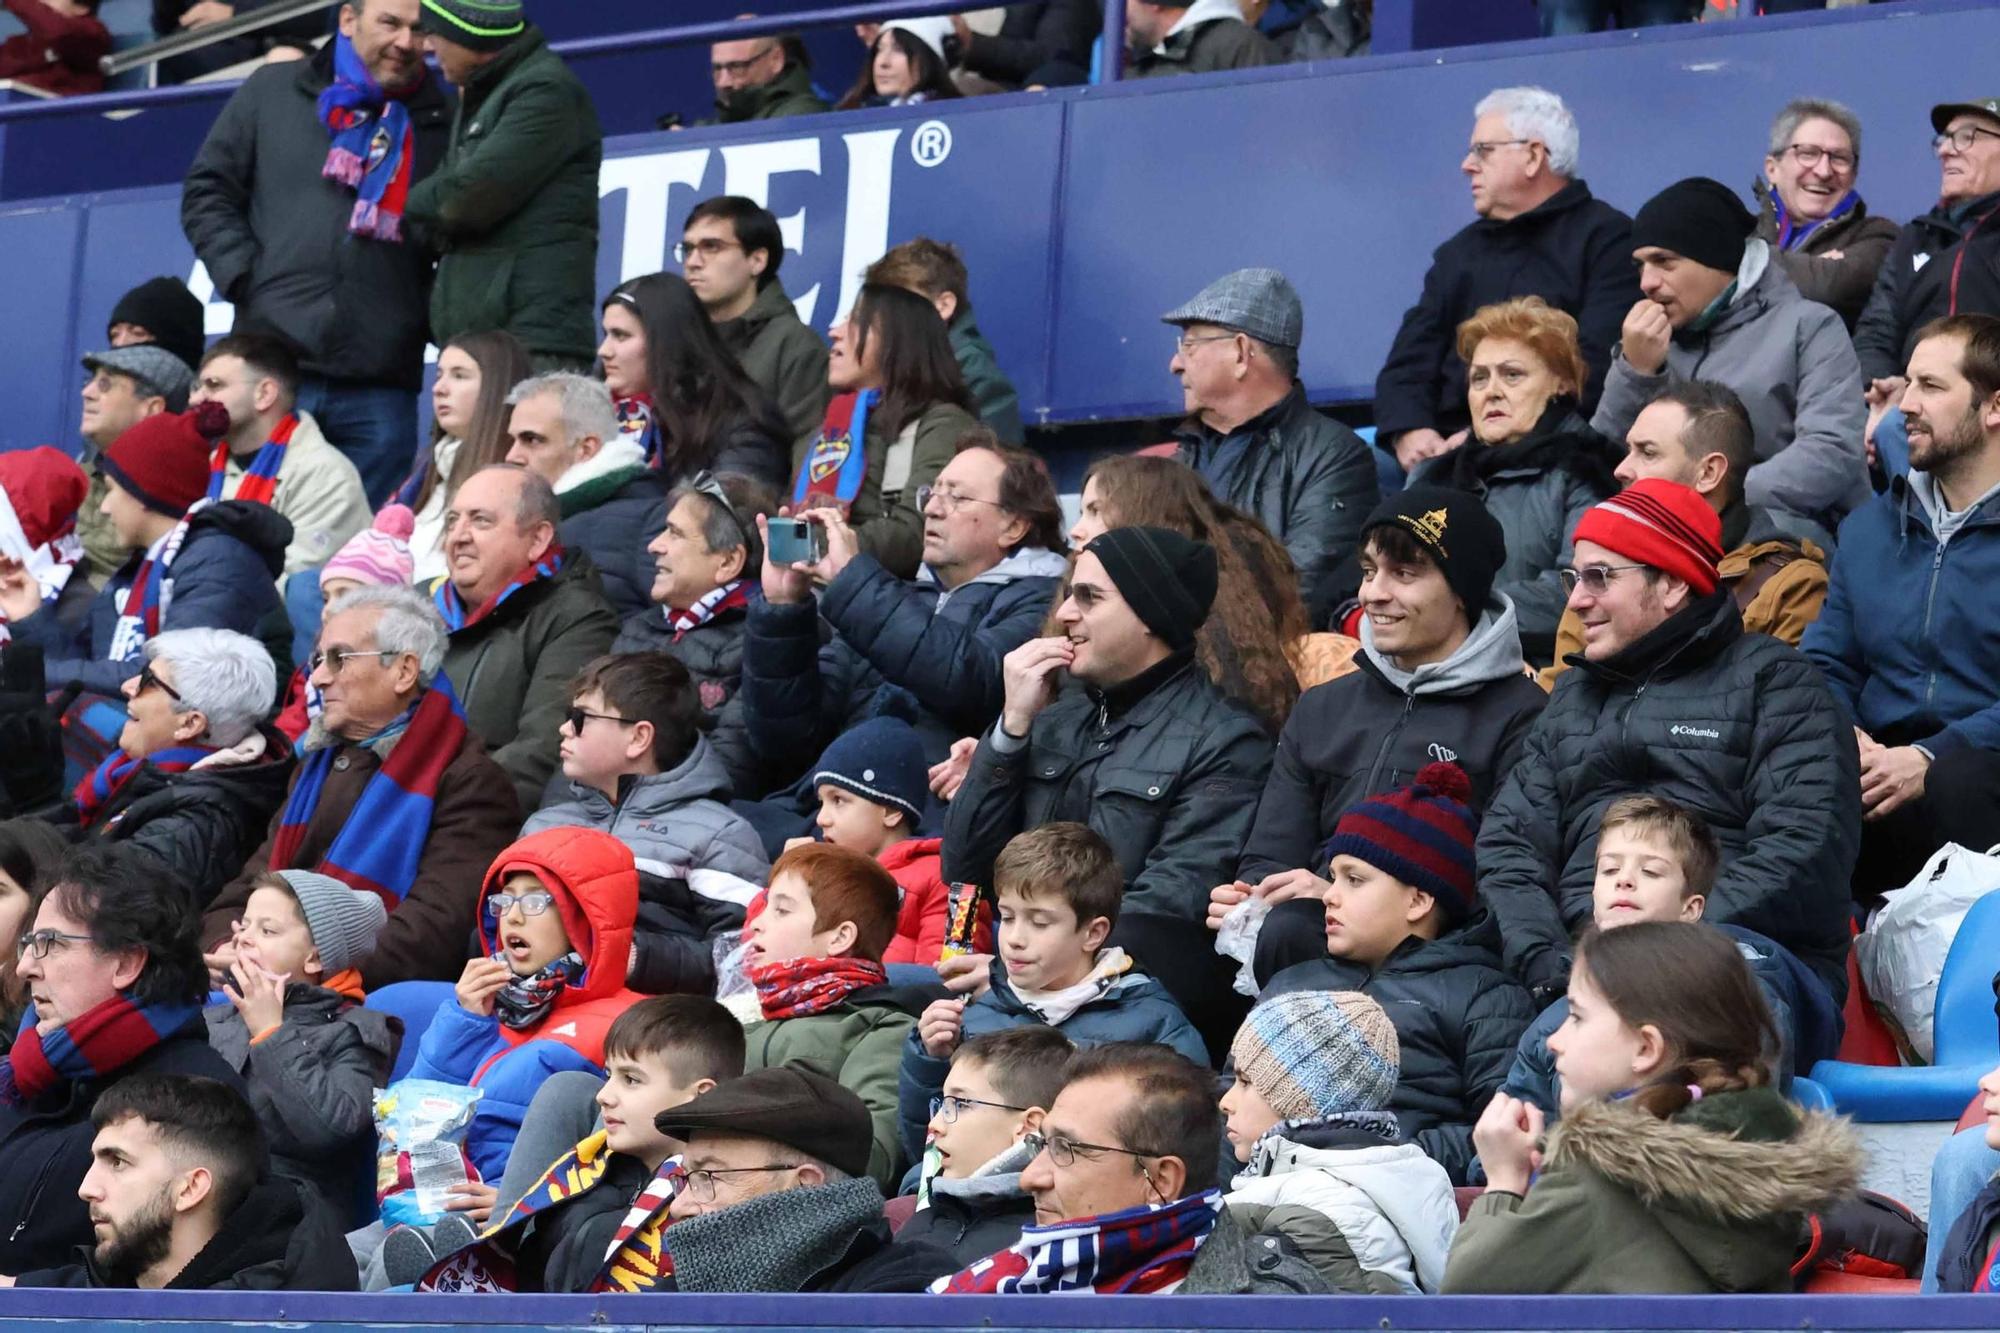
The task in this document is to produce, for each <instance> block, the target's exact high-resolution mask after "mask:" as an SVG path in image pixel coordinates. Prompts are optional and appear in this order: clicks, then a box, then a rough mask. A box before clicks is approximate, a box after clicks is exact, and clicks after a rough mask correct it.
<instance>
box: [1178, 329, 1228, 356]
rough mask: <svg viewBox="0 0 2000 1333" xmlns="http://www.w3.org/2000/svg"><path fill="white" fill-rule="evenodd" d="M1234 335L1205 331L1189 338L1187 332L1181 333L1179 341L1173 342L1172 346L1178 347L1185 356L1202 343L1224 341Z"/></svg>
mask: <svg viewBox="0 0 2000 1333" xmlns="http://www.w3.org/2000/svg"><path fill="white" fill-rule="evenodd" d="M1235 336H1236V335H1235V334H1233V333H1205V334H1203V335H1202V336H1201V337H1199V338H1191V337H1189V336H1188V335H1187V334H1185V333H1183V334H1182V335H1181V337H1180V341H1179V342H1177V343H1175V344H1174V346H1176V347H1178V348H1179V349H1180V353H1181V355H1182V356H1186V355H1187V354H1188V353H1189V352H1192V351H1193V350H1194V349H1195V348H1197V347H1199V346H1201V345H1202V344H1203V343H1219V342H1226V341H1228V340H1229V339H1231V338H1234V337H1235Z"/></svg>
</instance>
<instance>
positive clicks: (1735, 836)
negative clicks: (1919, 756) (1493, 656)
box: [1478, 589, 1861, 1002]
mask: <svg viewBox="0 0 2000 1333" xmlns="http://www.w3.org/2000/svg"><path fill="white" fill-rule="evenodd" d="M1571 666H1572V667H1574V668H1575V669H1574V670H1572V671H1568V672H1565V673H1564V674H1563V677H1562V679H1561V680H1560V681H1559V682H1557V684H1556V691H1555V695H1554V697H1552V698H1551V699H1550V700H1549V706H1548V707H1547V708H1546V709H1545V710H1543V712H1542V716H1541V718H1540V720H1539V721H1537V722H1536V723H1535V726H1534V728H1533V729H1532V730H1531V731H1529V733H1528V740H1527V744H1526V746H1525V747H1524V749H1523V752H1522V755H1521V758H1520V761H1519V762H1518V763H1516V764H1515V765H1514V771H1513V772H1512V773H1511V774H1510V775H1509V776H1508V778H1507V780H1506V781H1505V782H1503V783H1502V784H1501V785H1500V791H1499V792H1498V794H1496V795H1495V796H1494V798H1493V801H1492V804H1490V805H1489V806H1488V807H1487V810H1486V819H1485V821H1484V822H1483V823H1482V824H1481V825H1480V829H1479V842H1478V857H1479V881H1480V882H1479V892H1480V896H1481V897H1482V898H1484V899H1485V900H1486V901H1487V902H1488V903H1489V904H1490V905H1491V906H1492V908H1493V911H1494V912H1495V913H1496V914H1497V915H1498V917H1499V919H1500V929H1501V934H1502V936H1503V937H1504V939H1505V944H1506V957H1507V970H1508V971H1510V972H1512V973H1513V974H1514V975H1515V976H1516V977H1519V978H1520V979H1521V981H1522V983H1523V984H1524V985H1526V986H1527V987H1528V988H1529V989H1530V990H1533V991H1536V992H1537V994H1538V995H1540V996H1545V997H1551V998H1552V997H1553V996H1555V995H1559V994H1561V993H1562V991H1563V989H1564V987H1565V986H1567V984H1568V981H1569V966H1570V947H1569V941H1570V936H1571V933H1572V932H1573V931H1575V930H1576V928H1577V927H1579V926H1581V925H1582V924H1583V923H1584V922H1585V921H1586V920H1587V919H1589V917H1590V912H1591V902H1590V890H1591V884H1592V882H1593V881H1594V880H1595V878H1596V869H1597V825H1598V821H1599V820H1600V819H1601V818H1602V817H1603V814H1604V811H1605V808H1606V807H1607V806H1609V805H1610V804H1611V803H1612V802H1613V801H1616V800H1618V799H1619V798H1620V797H1624V796H1634V795H1639V794H1641V793H1650V794H1652V795H1655V796H1664V797H1667V798H1668V799H1669V800H1673V801H1678V802H1680V803H1681V804H1683V805H1685V806H1687V807H1688V808H1689V809H1691V810H1693V811H1695V812H1696V813H1698V814H1700V815H1701V816H1702V818H1704V819H1705V820H1707V821H1708V825H1709V827H1710V828H1711V829H1713V830H1714V832H1715V836H1716V840H1717V841H1718V842H1719V843H1720V844H1721V847H1722V868H1721V872H1720V873H1719V874H1718V875H1717V877H1716V881H1715V888H1714V889H1713V891H1711V892H1710V894H1709V895H1708V918H1709V920H1711V921H1714V922H1718V923H1725V924H1730V925H1739V926H1747V927H1748V928H1750V929H1751V930H1754V931H1757V932H1758V933H1759V934H1763V935H1768V936H1770V937H1771V938H1772V939H1774V940H1776V941H1777V942H1778V943H1780V944H1782V945H1784V946H1785V947H1786V948H1788V949H1790V950H1791V951H1792V952H1793V953H1795V954H1797V955H1798V956H1799V958H1800V960H1801V961H1802V962H1804V963H1805V964H1806V965H1807V966H1809V967H1811V968H1812V969H1813V971H1814V973H1816V974H1817V975H1818V976H1819V977H1820V979H1821V980H1822V981H1824V982H1825V983H1826V985H1827V988H1828V990H1829V991H1831V993H1832V994H1833V996H1834V999H1835V1000H1836V1001H1837V1002H1838V1001H1840V1000H1841V999H1843V998H1844V997H1845V996H1846V994H1847V973H1846V958H1847V945H1848V918H1849V912H1850V910H1851V902H1850V898H1849V895H1848V878H1849V876H1850V875H1851V874H1852V872H1853V869H1854V857H1855V853H1856V851H1857V849H1858V847H1859V843H1860V829H1861V784H1860V776H1859V775H1860V761H1859V759H1858V757H1857V753H1856V749H1855V742H1854V732H1853V729H1852V728H1851V727H1850V726H1849V724H1848V723H1847V721H1846V719H1844V718H1843V717H1842V716H1841V712H1840V709H1839V707H1838V706H1837V705H1836V703H1835V702H1834V697H1833V695H1832V694H1831V693H1830V692H1829V691H1828V689H1827V687H1826V683H1825V682H1824V681H1823V680H1822V679H1821V678H1820V675H1819V672H1818V671H1816V670H1814V669H1813V667H1812V664H1811V663H1809V662H1807V661H1806V659H1805V658H1803V657H1801V656H1800V655H1799V653H1798V651H1797V650H1796V649H1793V648H1788V647H1786V646H1785V645H1784V644H1782V643H1779V642H1778V641H1777V640H1776V639H1772V638H1768V637H1766V636H1764V635H1761V634H1745V633H1744V632H1743V619H1742V616H1741V615H1740V614H1739V613H1738V612H1737V610H1736V603H1735V601H1734V600H1733V599H1732V598H1731V597H1730V595H1729V593H1728V592H1727V591H1726V590H1723V589H1717V590H1716V591H1715V592H1714V593H1712V594H1710V595H1709V596H1707V597H1704V598H1699V599H1697V600H1695V601H1694V602H1692V603H1691V604H1690V605H1688V606H1687V607H1685V608H1683V609H1682V610H1681V611H1680V612H1679V613H1677V614H1676V615H1674V616H1672V617H1670V618H1669V619H1668V620H1667V621H1666V622H1665V623H1664V624H1662V625H1660V626H1659V627H1658V628H1656V629H1654V630H1653V631H1652V632H1651V633H1649V634H1647V635H1645V636H1643V637H1642V638H1640V639H1639V640H1638V641H1637V642H1635V643H1632V644H1631V645H1629V646H1627V647H1626V648H1625V649H1624V651H1622V652H1620V653H1618V654H1616V655H1614V656H1613V657H1611V658H1609V659H1607V660H1605V661H1602V662H1591V661H1586V660H1583V659H1581V658H1578V659H1572V661H1571Z"/></svg>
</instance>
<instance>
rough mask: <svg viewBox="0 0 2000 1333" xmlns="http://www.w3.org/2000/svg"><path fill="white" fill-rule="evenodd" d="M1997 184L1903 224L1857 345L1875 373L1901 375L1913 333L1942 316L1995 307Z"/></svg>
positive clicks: (1999, 222)
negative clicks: (1974, 196) (1989, 190)
mask: <svg viewBox="0 0 2000 1333" xmlns="http://www.w3.org/2000/svg"><path fill="white" fill-rule="evenodd" d="M1996 213H2000V191H1996V192H1994V193H1993V194H1988V195H1982V196H1980V197H1979V198H1977V199H1972V200H1968V201H1967V202H1965V203H1963V204H1960V205H1958V206H1957V207H1952V208H1947V207H1944V206H1943V205H1940V206H1938V207H1936V208H1933V209H1932V210H1931V211H1930V212H1928V213H1926V214H1924V215H1923V216H1922V217H1919V218H1912V219H1910V220H1909V221H1908V222H1906V223H1904V224H1903V230H1902V231H1901V232H1899V233H1898V234H1897V236H1896V243H1895V244H1894V245H1892V246H1890V247H1889V257H1888V258H1887V259H1884V260H1883V261H1882V268H1881V270H1880V271H1879V272H1878V273H1877V274H1876V277H1875V290H1874V291H1873V292H1871V293H1869V296H1868V304H1867V305H1866V306H1864V307H1863V308H1862V311H1861V319H1860V322H1859V323H1857V324H1856V325H1855V326H1854V351H1855V353H1856V354H1857V355H1858V356H1859V357H1860V358H1861V373H1862V374H1863V375H1865V376H1867V377H1868V378H1869V379H1872V380H1879V379H1888V378H1890V377H1891V376H1899V375H1901V374H1902V373H1903V370H1904V368H1905V367H1906V366H1908V365H1909V363H1910V353H1911V352H1913V351H1915V350H1916V347H1917V333H1918V331H1919V330H1921V329H1922V328H1923V327H1924V325H1926V324H1928V323H1930V322H1931V321H1932V320H1934V319H1939V318H1942V317H1943V316H1945V315H1973V314H1979V315H1993V314H2000V219H1996V218H1995V216H1994V215H1995V214H1996Z"/></svg>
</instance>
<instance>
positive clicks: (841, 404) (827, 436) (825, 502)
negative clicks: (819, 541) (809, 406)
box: [792, 389, 882, 514]
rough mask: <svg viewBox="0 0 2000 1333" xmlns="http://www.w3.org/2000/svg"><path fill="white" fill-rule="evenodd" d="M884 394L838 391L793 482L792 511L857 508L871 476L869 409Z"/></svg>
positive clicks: (828, 405)
mask: <svg viewBox="0 0 2000 1333" xmlns="http://www.w3.org/2000/svg"><path fill="white" fill-rule="evenodd" d="M881 396H882V393H881V390H879V389H862V390H860V391H859V392H855V393H842V394H835V395H834V399H833V401H832V402H830V403H828V404H827V405H826V417H825V419H824V421H823V422H822V424H821V426H820V428H819V438H818V439H817V440H815V441H813V447H812V448H811V449H809V450H807V451H806V458H805V462H804V463H803V464H801V465H800V467H799V475H798V477H797V478H796V479H795V480H794V481H793V482H792V512H793V513H795V514H796V513H798V512H799V510H800V509H801V508H814V509H817V508H822V507H835V506H837V507H838V508H839V509H840V510H841V512H842V513H846V512H848V511H849V510H851V509H853V507H854V498H855V497H856V496H858V495H860V494H861V482H862V479H863V478H865V477H866V476H867V475H868V410H869V409H870V408H871V407H873V406H874V405H875V400H876V399H878V398H880V397H881Z"/></svg>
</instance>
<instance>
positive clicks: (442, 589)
mask: <svg viewBox="0 0 2000 1333" xmlns="http://www.w3.org/2000/svg"><path fill="white" fill-rule="evenodd" d="M562 567H563V548H562V547H560V546H551V547H549V549H548V552H547V553H546V554H545V555H543V556H542V558H541V559H540V560H537V561H536V562H535V563H534V564H532V565H529V566H528V567H527V568H526V569H523V570H522V571H521V572H520V573H518V574H516V575H515V576H514V577H513V578H512V579H510V580H508V582H507V586H506V587H504V588H502V589H501V590H500V591H499V592H496V593H494V594H493V595H492V596H491V597H489V598H487V599H486V600H485V601H484V602H482V603H480V604H479V605H478V606H477V607H475V608H474V609H473V610H472V611H471V612H470V613H468V612H467V611H466V609H465V600H464V599H463V598H461V597H460V596H459V595H458V589H457V588H454V587H453V586H452V583H451V580H450V579H439V580H438V585H437V591H436V592H434V593H432V594H431V600H432V601H433V602H435V603H436V604H437V609H438V614H439V615H441V616H443V617H444V623H445V628H446V629H448V630H450V631H451V632H452V633H453V634H456V633H458V632H459V631H460V630H462V629H467V628H469V627H471V626H473V625H477V624H478V623H479V622H480V621H482V620H484V619H486V617H488V616H490V615H492V614H493V613H494V612H495V611H497V610H499V609H500V603H502V602H504V601H506V600H507V599H508V598H509V597H512V596H513V595H514V594H515V593H517V592H519V591H521V589H523V588H525V587H528V586H529V585H530V584H535V583H540V582H541V581H542V580H543V579H552V578H554V577H555V576H556V575H557V574H558V573H560V572H561V571H562Z"/></svg>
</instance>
